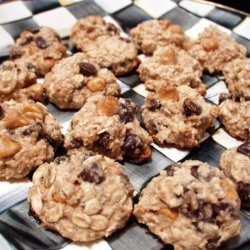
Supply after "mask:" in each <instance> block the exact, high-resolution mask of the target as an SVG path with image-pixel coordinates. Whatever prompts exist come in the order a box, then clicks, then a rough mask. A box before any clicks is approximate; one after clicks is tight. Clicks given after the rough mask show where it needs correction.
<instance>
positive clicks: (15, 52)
mask: <svg viewBox="0 0 250 250" xmlns="http://www.w3.org/2000/svg"><path fill="white" fill-rule="evenodd" d="M22 55H23V52H22V51H21V50H20V48H19V47H18V46H14V47H12V48H11V49H10V59H12V60H15V59H17V58H20V57H22Z"/></svg>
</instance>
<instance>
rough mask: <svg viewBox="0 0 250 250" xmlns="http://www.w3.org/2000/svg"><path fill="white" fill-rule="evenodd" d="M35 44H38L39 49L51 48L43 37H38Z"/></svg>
mask: <svg viewBox="0 0 250 250" xmlns="http://www.w3.org/2000/svg"><path fill="white" fill-rule="evenodd" d="M35 42H36V46H37V47H38V48H39V49H46V48H47V47H49V44H48V43H47V42H46V40H44V39H43V38H42V37H41V36H38V37H36V38H35Z"/></svg>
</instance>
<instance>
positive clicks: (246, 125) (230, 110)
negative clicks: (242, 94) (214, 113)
mask: <svg viewBox="0 0 250 250" xmlns="http://www.w3.org/2000/svg"><path fill="white" fill-rule="evenodd" d="M220 102H221V104H220V105H219V118H220V121H221V122H222V124H223V125H224V126H225V129H226V130H227V132H228V133H229V134H230V135H231V136H233V137H235V138H237V139H240V140H246V139H247V138H248V137H249V132H250V99H248V98H240V99H239V98H235V97H234V96H232V95H228V94H226V95H225V94H224V95H223V94H222V95H221V96H220Z"/></svg>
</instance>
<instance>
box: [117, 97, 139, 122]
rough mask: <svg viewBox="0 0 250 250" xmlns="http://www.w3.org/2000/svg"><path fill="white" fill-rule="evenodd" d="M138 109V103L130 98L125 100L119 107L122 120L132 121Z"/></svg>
mask: <svg viewBox="0 0 250 250" xmlns="http://www.w3.org/2000/svg"><path fill="white" fill-rule="evenodd" d="M136 111H137V106H136V104H135V103H134V102H133V101H131V100H130V99H126V100H125V104H124V103H121V104H120V105H119V109H118V115H119V117H120V120H121V121H122V122H124V123H128V122H132V121H133V120H134V116H135V114H136Z"/></svg>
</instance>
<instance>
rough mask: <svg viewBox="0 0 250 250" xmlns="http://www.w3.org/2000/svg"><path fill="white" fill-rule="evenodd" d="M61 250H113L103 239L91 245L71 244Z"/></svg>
mask: <svg viewBox="0 0 250 250" xmlns="http://www.w3.org/2000/svg"><path fill="white" fill-rule="evenodd" d="M61 250H112V249H111V247H110V246H109V244H108V243H107V241H105V240H103V239H101V240H96V241H94V242H91V243H76V242H75V243H74V242H72V243H70V244H69V245H67V246H66V247H64V248H61Z"/></svg>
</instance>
